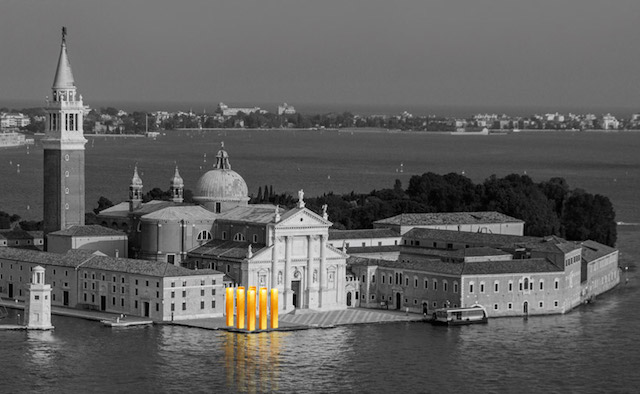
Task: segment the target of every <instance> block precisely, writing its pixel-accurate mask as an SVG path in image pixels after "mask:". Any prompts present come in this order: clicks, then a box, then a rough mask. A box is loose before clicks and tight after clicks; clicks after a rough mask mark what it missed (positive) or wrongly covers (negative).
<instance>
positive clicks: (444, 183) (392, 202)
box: [96, 172, 617, 246]
mask: <svg viewBox="0 0 640 394" xmlns="http://www.w3.org/2000/svg"><path fill="white" fill-rule="evenodd" d="M184 196H185V202H192V197H193V193H191V191H190V190H185V192H184ZM170 198H171V195H170V193H169V191H163V190H161V189H159V188H154V189H152V190H150V191H149V192H147V193H146V194H145V195H144V197H143V200H144V201H149V200H154V199H155V200H170ZM102 199H103V198H101V201H102V203H100V202H99V207H98V209H97V210H96V213H97V212H98V211H99V210H101V209H104V208H106V207H107V206H110V204H111V202H110V201H108V200H106V199H105V200H106V202H108V204H106V203H105V201H103V200H102ZM250 202H251V203H253V204H259V203H271V204H277V205H281V206H283V207H286V208H293V207H294V206H295V204H296V202H297V197H294V196H292V195H291V194H289V193H280V194H277V193H275V192H274V191H273V186H272V185H271V186H267V185H265V186H264V189H263V188H262V187H259V188H258V194H257V196H252V197H251V200H250ZM305 203H306V206H307V208H309V209H311V210H313V211H316V212H321V210H322V205H324V204H327V205H328V213H329V219H330V220H331V221H332V222H333V226H334V228H338V229H362V228H371V227H373V222H375V221H377V220H380V219H384V218H388V217H391V216H395V215H398V214H401V213H419V212H472V211H497V212H501V213H504V214H505V215H509V216H512V217H515V218H518V219H521V220H523V221H524V222H525V235H532V236H547V235H558V236H561V237H564V238H566V239H569V240H576V241H583V240H586V239H591V240H594V241H597V242H600V243H603V244H606V245H610V246H615V243H616V239H617V231H616V221H615V211H614V209H613V205H612V204H611V201H610V200H609V199H608V198H607V197H605V196H602V195H599V194H595V195H594V194H591V193H588V192H586V191H584V190H582V189H572V188H570V187H569V185H568V184H567V182H566V181H565V180H564V179H563V178H552V179H550V180H548V181H545V182H540V183H535V182H533V180H532V179H531V178H530V177H529V176H527V175H518V174H511V175H507V176H505V177H503V178H498V177H496V176H495V175H493V176H491V177H489V178H487V179H486V180H485V181H484V182H483V183H479V184H474V183H473V182H472V181H471V180H470V179H469V178H467V177H465V176H463V175H460V174H456V173H450V174H446V175H438V174H434V173H431V172H429V173H425V174H422V175H414V176H413V177H411V179H410V180H409V185H408V187H407V188H406V189H405V188H403V186H402V183H401V182H400V181H399V180H396V181H395V184H394V185H393V187H392V188H389V189H381V190H373V191H371V192H370V193H363V194H357V193H354V192H351V193H347V194H342V195H338V194H334V193H329V194H323V195H322V196H319V197H311V198H306V199H305Z"/></svg>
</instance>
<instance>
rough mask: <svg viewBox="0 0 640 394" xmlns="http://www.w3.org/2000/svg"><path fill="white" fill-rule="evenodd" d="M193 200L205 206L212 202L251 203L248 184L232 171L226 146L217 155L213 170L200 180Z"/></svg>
mask: <svg viewBox="0 0 640 394" xmlns="http://www.w3.org/2000/svg"><path fill="white" fill-rule="evenodd" d="M193 198H194V200H196V201H198V202H200V203H204V205H205V206H206V205H208V204H207V203H210V202H219V203H228V202H235V203H243V204H246V203H247V202H248V201H249V189H248V188H247V184H246V183H245V181H244V179H242V177H241V176H240V174H238V173H237V172H235V171H233V170H232V169H231V165H230V164H229V154H228V153H227V152H226V151H225V150H224V145H222V148H221V149H220V151H218V154H217V155H216V164H215V166H214V168H213V170H211V171H208V172H207V173H205V174H204V175H203V176H202V177H200V179H199V180H198V183H197V185H196V189H195V193H194V197H193Z"/></svg>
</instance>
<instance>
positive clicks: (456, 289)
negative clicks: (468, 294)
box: [453, 282, 458, 294]
mask: <svg viewBox="0 0 640 394" xmlns="http://www.w3.org/2000/svg"><path fill="white" fill-rule="evenodd" d="M453 292H454V293H456V294H457V293H458V282H453Z"/></svg>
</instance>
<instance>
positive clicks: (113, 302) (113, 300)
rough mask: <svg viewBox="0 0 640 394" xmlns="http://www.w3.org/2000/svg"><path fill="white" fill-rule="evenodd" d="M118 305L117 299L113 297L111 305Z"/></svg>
mask: <svg viewBox="0 0 640 394" xmlns="http://www.w3.org/2000/svg"><path fill="white" fill-rule="evenodd" d="M115 304H116V297H111V305H115Z"/></svg>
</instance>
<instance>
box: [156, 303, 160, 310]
mask: <svg viewBox="0 0 640 394" xmlns="http://www.w3.org/2000/svg"><path fill="white" fill-rule="evenodd" d="M156 312H160V304H158V303H157V302H156Z"/></svg>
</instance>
